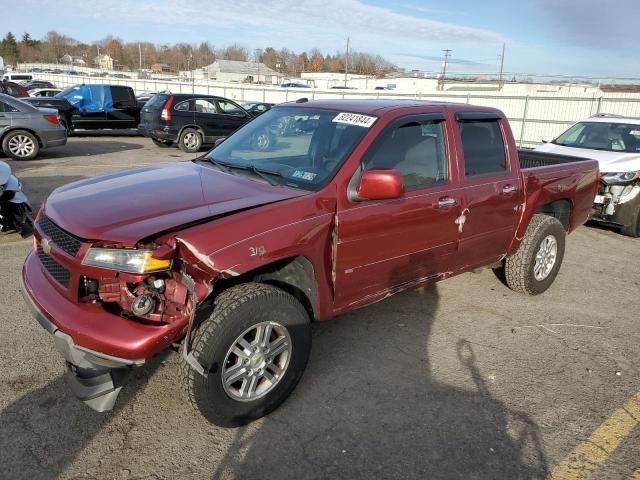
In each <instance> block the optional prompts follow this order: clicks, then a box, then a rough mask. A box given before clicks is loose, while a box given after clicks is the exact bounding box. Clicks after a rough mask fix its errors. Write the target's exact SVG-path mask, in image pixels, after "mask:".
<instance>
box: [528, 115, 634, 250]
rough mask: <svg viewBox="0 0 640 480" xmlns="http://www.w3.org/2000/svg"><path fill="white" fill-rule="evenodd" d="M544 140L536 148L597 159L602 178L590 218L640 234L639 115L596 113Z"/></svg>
mask: <svg viewBox="0 0 640 480" xmlns="http://www.w3.org/2000/svg"><path fill="white" fill-rule="evenodd" d="M543 142H544V143H543V145H542V146H540V147H538V148H537V150H538V151H539V152H548V153H556V154H563V155H574V156H578V157H588V158H592V159H594V160H597V161H598V163H599V164H600V172H601V173H602V180H601V182H600V187H599V189H598V194H597V195H596V198H595V203H594V204H593V210H592V215H591V218H592V220H595V221H598V222H600V223H604V224H606V225H610V226H613V227H616V228H618V229H620V231H621V232H622V234H624V235H627V236H629V237H635V238H638V237H640V118H630V117H622V116H619V115H611V114H598V115H595V116H593V117H591V118H589V119H587V120H584V121H582V122H578V123H576V124H574V125H572V126H571V127H570V128H569V129H568V130H567V131H566V132H564V133H563V134H562V135H560V136H559V137H558V138H556V139H552V138H545V139H544V140H543Z"/></svg>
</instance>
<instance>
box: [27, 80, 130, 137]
mask: <svg viewBox="0 0 640 480" xmlns="http://www.w3.org/2000/svg"><path fill="white" fill-rule="evenodd" d="M24 100H25V101H26V102H29V103H31V104H32V105H34V106H36V107H49V108H55V109H57V110H58V112H59V113H60V118H61V122H62V123H63V125H64V126H65V127H66V128H67V131H69V132H70V131H71V130H76V129H87V130H96V129H125V128H136V127H137V126H138V123H140V108H139V107H138V104H137V102H136V96H135V94H134V92H133V89H132V88H131V87H126V86H124V85H84V84H83V85H74V86H72V87H69V88H66V89H64V90H63V91H62V92H60V93H58V94H57V95H55V96H53V97H31V98H26V99H24Z"/></svg>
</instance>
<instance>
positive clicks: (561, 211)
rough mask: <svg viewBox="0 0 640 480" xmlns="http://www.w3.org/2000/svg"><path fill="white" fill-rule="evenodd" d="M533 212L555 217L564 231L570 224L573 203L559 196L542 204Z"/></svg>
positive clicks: (568, 228) (567, 229)
mask: <svg viewBox="0 0 640 480" xmlns="http://www.w3.org/2000/svg"><path fill="white" fill-rule="evenodd" d="M535 213H541V214H543V215H548V216H550V217H555V218H557V219H558V220H559V221H560V223H561V224H562V226H563V227H564V229H565V231H569V230H570V228H571V224H572V213H573V204H572V203H571V200H570V199H568V198H561V199H558V200H554V201H553V202H549V203H547V204H545V205H542V206H541V207H539V208H538V209H537V210H536V212H535Z"/></svg>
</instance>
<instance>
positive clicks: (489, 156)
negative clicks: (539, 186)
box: [458, 120, 507, 177]
mask: <svg viewBox="0 0 640 480" xmlns="http://www.w3.org/2000/svg"><path fill="white" fill-rule="evenodd" d="M458 126H459V127H460V137H461V139H462V151H463V153H464V174H465V176H466V177H475V176H479V175H490V174H495V175H499V174H501V173H505V172H506V171H507V156H506V153H505V149H504V140H503V138H502V130H501V129H500V122H499V121H498V120H476V121H473V120H470V121H467V120H463V121H459V122H458Z"/></svg>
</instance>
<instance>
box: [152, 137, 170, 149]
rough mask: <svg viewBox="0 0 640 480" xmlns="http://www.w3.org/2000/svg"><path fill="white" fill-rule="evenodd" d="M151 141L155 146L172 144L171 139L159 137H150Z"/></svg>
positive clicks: (162, 146)
mask: <svg viewBox="0 0 640 480" xmlns="http://www.w3.org/2000/svg"><path fill="white" fill-rule="evenodd" d="M151 141H152V142H153V144H154V145H155V146H156V147H160V148H167V147H170V146H171V145H173V142H172V141H171V140H160V139H159V138H152V139H151Z"/></svg>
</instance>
